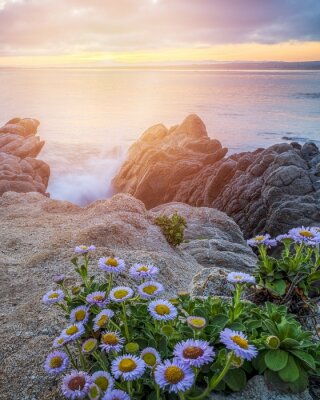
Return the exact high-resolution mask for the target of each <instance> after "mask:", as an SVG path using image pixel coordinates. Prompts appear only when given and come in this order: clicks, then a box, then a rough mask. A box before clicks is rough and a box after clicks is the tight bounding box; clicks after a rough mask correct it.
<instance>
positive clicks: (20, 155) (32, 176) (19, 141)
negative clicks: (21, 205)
mask: <svg viewBox="0 0 320 400" xmlns="http://www.w3.org/2000/svg"><path fill="white" fill-rule="evenodd" d="M38 126H39V121H37V120H35V119H31V118H24V119H20V118H14V119H12V120H10V121H9V122H7V123H6V125H4V126H3V127H2V128H0V196H1V195H2V194H3V193H4V192H8V191H15V192H24V193H25V192H40V193H45V192H46V189H47V186H48V180H49V176H50V168H49V166H48V165H47V164H46V163H45V162H43V161H40V160H37V159H36V158H35V157H37V156H38V154H39V153H40V151H41V149H42V147H43V146H44V141H41V140H40V138H39V137H38V136H35V135H36V133H37V128H38Z"/></svg>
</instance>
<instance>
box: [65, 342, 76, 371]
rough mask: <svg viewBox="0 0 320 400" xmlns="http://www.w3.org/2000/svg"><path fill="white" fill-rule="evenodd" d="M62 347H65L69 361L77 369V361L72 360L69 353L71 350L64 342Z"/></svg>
mask: <svg viewBox="0 0 320 400" xmlns="http://www.w3.org/2000/svg"><path fill="white" fill-rule="evenodd" d="M64 348H65V349H66V352H67V353H68V356H69V358H70V362H71V364H72V366H73V368H75V369H78V365H77V363H76V362H75V361H74V358H73V356H72V354H71V351H70V350H69V347H68V346H67V345H66V344H65V345H64Z"/></svg>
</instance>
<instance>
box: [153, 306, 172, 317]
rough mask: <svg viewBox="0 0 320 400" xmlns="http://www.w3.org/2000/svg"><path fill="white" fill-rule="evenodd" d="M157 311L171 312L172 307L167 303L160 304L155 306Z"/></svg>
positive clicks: (158, 312) (162, 313) (164, 313)
mask: <svg viewBox="0 0 320 400" xmlns="http://www.w3.org/2000/svg"><path fill="white" fill-rule="evenodd" d="M154 309H155V312H156V313H157V314H159V315H166V314H170V308H169V307H168V306H167V305H165V304H158V305H156V306H155V308H154Z"/></svg>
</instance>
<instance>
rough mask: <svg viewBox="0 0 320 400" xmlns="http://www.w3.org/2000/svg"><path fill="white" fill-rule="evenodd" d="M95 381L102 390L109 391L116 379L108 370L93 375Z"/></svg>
mask: <svg viewBox="0 0 320 400" xmlns="http://www.w3.org/2000/svg"><path fill="white" fill-rule="evenodd" d="M92 380H93V382H94V383H95V384H96V385H97V386H98V387H99V389H100V390H101V392H109V391H110V390H111V389H113V386H114V379H113V378H112V376H111V375H110V374H109V372H106V371H97V372H95V373H94V374H93V375H92Z"/></svg>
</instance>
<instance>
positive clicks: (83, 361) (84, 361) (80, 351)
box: [77, 340, 86, 371]
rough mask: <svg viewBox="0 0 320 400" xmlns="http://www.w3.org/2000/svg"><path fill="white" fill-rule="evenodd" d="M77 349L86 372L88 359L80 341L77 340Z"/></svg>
mask: <svg viewBox="0 0 320 400" xmlns="http://www.w3.org/2000/svg"><path fill="white" fill-rule="evenodd" d="M77 347H78V351H79V356H80V362H81V368H82V369H83V370H84V371H85V370H86V359H85V358H84V355H83V353H82V350H81V344H80V342H79V340H77Z"/></svg>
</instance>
